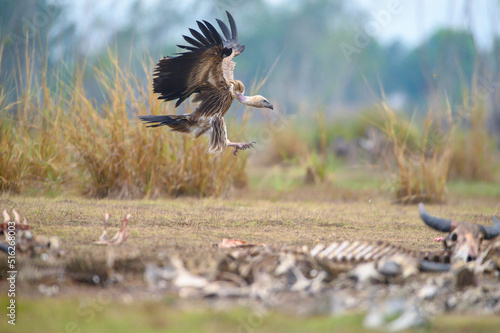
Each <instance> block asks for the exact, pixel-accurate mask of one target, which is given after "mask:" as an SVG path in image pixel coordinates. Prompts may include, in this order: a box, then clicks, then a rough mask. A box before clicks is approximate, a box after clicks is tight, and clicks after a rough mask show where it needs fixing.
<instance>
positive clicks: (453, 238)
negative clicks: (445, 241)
mask: <svg viewBox="0 0 500 333" xmlns="http://www.w3.org/2000/svg"><path fill="white" fill-rule="evenodd" d="M457 238H458V236H457V234H452V235H451V240H452V241H453V242H456V240H457Z"/></svg>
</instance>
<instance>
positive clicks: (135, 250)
mask: <svg viewBox="0 0 500 333" xmlns="http://www.w3.org/2000/svg"><path fill="white" fill-rule="evenodd" d="M254 172H255V174H256V175H254V176H252V175H251V177H250V182H251V184H252V186H253V190H251V191H236V190H235V191H234V192H232V193H228V195H227V198H218V199H213V198H205V199H195V198H185V197H183V198H178V199H161V200H136V201H115V200H97V199H82V198H77V197H56V198H40V197H19V196H7V195H3V196H1V197H0V208H9V209H10V208H12V207H15V208H16V209H17V210H19V211H20V212H21V213H22V214H25V215H26V216H27V218H28V221H29V222H30V224H31V226H32V229H33V230H34V232H36V233H37V234H40V235H47V236H48V235H55V236H58V237H59V238H60V239H61V240H62V242H63V248H64V249H66V251H67V254H66V256H65V258H64V260H68V261H72V262H74V263H75V264H74V266H75V267H76V268H75V270H77V271H78V270H81V271H85V270H86V269H87V270H88V269H89V267H95V266H96V265H98V263H102V262H105V261H106V258H107V257H108V256H109V252H108V251H109V250H108V249H107V248H105V247H99V246H95V245H93V244H92V242H93V241H94V240H97V239H98V237H99V235H100V233H101V231H102V215H103V214H104V212H105V211H107V212H109V213H110V214H111V216H112V219H111V221H110V227H109V230H110V232H111V233H114V231H115V230H117V229H118V227H119V223H120V220H121V219H122V218H123V216H124V215H125V213H126V212H127V211H129V212H130V213H131V214H132V216H133V218H132V220H131V224H130V236H129V239H128V240H127V241H126V242H125V243H124V244H123V245H122V246H120V247H118V248H116V249H115V250H114V251H113V256H114V257H115V260H116V263H117V266H118V267H117V270H118V271H120V265H122V266H127V265H128V266H127V272H128V273H127V274H125V276H124V279H125V280H124V283H123V285H122V286H121V287H120V291H119V293H117V294H116V295H113V296H112V297H111V298H109V297H104V298H103V297H102V295H103V294H102V293H107V292H109V290H108V289H107V288H104V289H103V288H101V287H95V286H94V287H91V286H88V285H85V284H74V283H73V284H69V283H63V284H61V286H60V288H61V289H60V292H59V294H58V295H57V296H56V297H55V298H46V297H43V296H41V294H40V293H39V292H38V289H37V285H33V284H32V283H30V280H29V278H25V280H22V281H19V285H18V288H19V293H18V326H17V327H11V326H10V325H8V324H6V320H2V321H0V331H1V332H21V331H23V332H29V331H37V332H108V331H123V332H128V331H142V332H157V331H162V332H165V331H167V332H198V331H207V332H221V331H230V330H236V331H238V332H240V331H241V332H277V331H282V332H327V331H328V332H332V331H335V332H358V331H362V326H361V322H362V318H363V314H359V313H356V314H348V315H344V316H341V317H331V316H324V315H323V316H318V315H314V316H311V315H308V316H305V315H304V316H301V317H296V316H295V315H290V314H289V313H287V312H286V311H277V312H265V314H262V313H260V312H258V313H257V315H256V310H255V307H252V306H250V305H249V304H247V303H242V304H241V305H239V306H238V304H240V302H239V301H234V302H232V303H230V304H229V305H227V304H226V306H217V307H215V310H213V309H212V308H213V303H212V301H210V300H207V301H204V302H202V304H193V302H192V301H191V302H190V301H184V300H179V299H178V298H177V297H174V296H171V295H162V296H159V297H156V298H155V297H154V295H153V296H152V295H149V294H148V295H147V296H145V295H144V293H143V292H142V290H144V289H145V285H144V283H143V282H142V268H143V265H144V263H147V262H150V261H155V260H156V259H157V258H158V256H160V255H162V254H163V253H165V254H167V255H175V256H179V257H181V258H182V259H184V260H185V261H186V266H187V267H188V268H189V269H190V270H191V271H193V272H195V273H200V274H202V273H203V272H206V271H207V269H208V268H210V267H213V265H215V264H216V262H217V259H218V258H219V256H220V252H219V250H217V249H216V248H214V247H213V246H212V245H213V244H214V243H217V242H219V241H221V239H222V238H239V239H243V240H246V241H249V242H255V243H266V244H268V245H284V244H296V245H298V244H303V245H308V246H313V245H314V244H316V243H325V244H326V243H330V242H335V241H343V240H354V239H360V240H367V241H368V240H385V241H390V242H393V243H396V244H401V245H404V246H406V247H408V248H412V249H422V250H437V249H440V247H441V244H439V243H435V242H434V241H433V239H434V238H435V237H437V236H438V235H439V234H438V233H437V232H436V231H433V230H430V229H429V228H427V227H426V226H425V225H424V224H423V223H422V222H421V220H420V219H419V218H418V212H417V208H416V206H411V205H409V206H402V205H395V204H391V203H390V202H391V200H390V194H389V193H388V192H387V190H386V189H384V185H383V184H384V178H383V177H378V178H375V180H374V179H373V178H374V177H372V176H370V175H369V174H368V175H367V172H366V171H362V170H360V171H356V170H354V171H352V170H351V171H349V172H345V174H344V175H343V173H342V172H343V171H341V170H340V171H339V172H337V173H336V174H335V175H334V176H333V177H331V179H330V180H329V182H327V183H326V184H322V185H318V186H311V187H308V186H304V185H300V184H301V179H302V177H303V174H301V173H300V172H299V171H297V170H293V169H292V170H288V171H282V173H281V174H280V173H279V172H275V173H272V172H269V173H268V175H269V177H270V178H269V179H274V181H271V180H268V182H267V186H264V185H260V187H259V184H257V183H255V179H258V178H260V176H258V172H259V171H258V170H255V171H254ZM283 174H284V175H285V176H286V177H285V176H283ZM349 175H351V176H349ZM285 178H287V179H292V183H290V184H283V182H282V180H283V179H285ZM252 179H253V180H252ZM369 179H371V181H368V180H369ZM450 188H451V189H453V192H452V193H450V195H449V198H448V200H447V203H446V204H444V205H428V206H427V208H428V210H429V211H430V212H431V213H432V214H435V215H437V216H443V217H447V218H452V219H456V220H469V221H474V222H477V223H484V224H490V223H491V222H490V216H491V215H497V216H498V215H500V202H499V200H498V198H499V193H498V187H497V186H495V184H486V183H474V184H470V183H452V184H451V186H450ZM131 263H133V265H131ZM122 268H124V267H122ZM54 279H55V277H54ZM49 280H50V278H49ZM51 281H52V282H50V281H49V284H51V283H53V281H54V280H51ZM0 293H1V294H0V295H2V296H1V297H0V304H1V307H2V308H5V305H6V302H7V298H6V297H5V295H6V294H7V284H6V283H5V280H3V281H1V282H0ZM104 295H105V294H104ZM195 303H196V302H195ZM248 323H251V325H250V324H248ZM245 325H246V326H245ZM249 325H250V326H249ZM252 325H253V326H252ZM498 327H500V320H499V319H498V317H480V318H476V317H472V316H466V317H460V318H457V317H456V316H453V317H442V318H437V320H436V321H433V323H432V324H431V326H429V327H427V328H425V329H424V330H429V331H433V330H436V331H443V332H456V331H463V332H468V331H472V330H474V331H484V332H490V331H493V330H494V329H495V328H498Z"/></svg>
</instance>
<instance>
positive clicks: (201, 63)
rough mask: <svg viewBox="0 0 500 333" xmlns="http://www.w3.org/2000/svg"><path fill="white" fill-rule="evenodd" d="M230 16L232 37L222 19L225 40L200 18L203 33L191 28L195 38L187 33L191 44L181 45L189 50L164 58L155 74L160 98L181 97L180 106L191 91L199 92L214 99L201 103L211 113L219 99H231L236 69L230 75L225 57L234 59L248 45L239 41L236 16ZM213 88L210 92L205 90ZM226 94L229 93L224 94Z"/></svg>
mask: <svg viewBox="0 0 500 333" xmlns="http://www.w3.org/2000/svg"><path fill="white" fill-rule="evenodd" d="M227 15H228V19H229V22H230V26H231V30H232V31H231V32H232V34H231V38H227V36H226V34H229V33H228V28H227V26H225V25H224V24H223V23H222V24H221V22H220V21H218V23H219V26H221V29H222V30H223V33H224V35H225V36H226V38H227V39H223V38H222V37H221V36H220V34H219V33H218V32H217V30H216V29H215V28H214V26H212V25H211V24H210V23H208V22H206V21H203V22H199V21H197V24H198V27H199V28H200V30H201V33H200V32H198V31H196V30H194V29H190V32H191V34H192V35H193V37H194V38H191V37H187V36H184V39H185V40H186V42H188V43H189V44H190V45H189V46H183V45H179V47H181V48H184V49H186V50H187V51H186V52H184V53H180V54H178V55H176V56H173V57H167V58H164V59H162V60H160V62H159V63H158V64H157V66H156V68H155V71H154V74H153V91H154V92H155V93H158V94H160V96H159V97H158V98H159V99H164V100H166V101H171V100H175V99H178V100H177V102H176V104H175V106H176V107H177V106H179V105H180V104H181V103H182V102H183V101H184V100H185V99H187V98H188V97H189V96H191V94H193V93H195V92H197V93H200V96H199V97H198V100H202V101H203V100H204V99H207V98H208V99H210V101H207V103H206V104H205V107H201V105H200V108H199V110H200V111H199V112H203V111H202V110H210V111H207V112H208V113H210V114H211V113H212V107H214V108H216V106H217V103H220V101H219V99H221V98H222V99H227V98H230V93H229V90H228V88H229V80H230V79H231V77H232V72H231V73H230V74H231V75H229V73H228V66H227V65H225V64H226V63H227V61H224V65H223V60H224V59H225V58H229V59H228V60H229V62H231V59H232V58H233V57H234V56H236V55H238V54H240V53H241V52H243V50H244V46H243V45H239V44H238V39H237V37H238V36H237V31H236V25H235V23H234V19H233V18H232V16H231V14H229V13H227ZM233 67H234V66H233ZM231 69H232V67H231ZM214 88H216V89H217V90H218V93H217V94H216V95H217V96H214V95H213V93H214V91H215V90H214ZM209 91H210V92H211V93H210V94H208V93H205V92H209ZM223 95H229V96H225V97H221V96H223ZM202 104H203V103H202ZM219 105H220V104H219ZM207 106H210V107H207ZM226 111H227V110H224V111H223V113H225V112H226ZM197 112H198V111H197ZM216 112H219V111H216Z"/></svg>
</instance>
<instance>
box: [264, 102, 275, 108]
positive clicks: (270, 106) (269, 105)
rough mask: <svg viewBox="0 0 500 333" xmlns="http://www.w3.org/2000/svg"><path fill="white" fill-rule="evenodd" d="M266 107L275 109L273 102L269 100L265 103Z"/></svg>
mask: <svg viewBox="0 0 500 333" xmlns="http://www.w3.org/2000/svg"><path fill="white" fill-rule="evenodd" d="M264 105H265V107H266V108H268V109H271V110H274V107H273V104H271V103H269V102H268V101H266V102H265V103H264Z"/></svg>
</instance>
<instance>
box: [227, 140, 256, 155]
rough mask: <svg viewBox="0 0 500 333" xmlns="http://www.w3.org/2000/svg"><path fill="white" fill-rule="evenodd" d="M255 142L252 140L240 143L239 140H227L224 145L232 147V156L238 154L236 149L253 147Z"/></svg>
mask: <svg viewBox="0 0 500 333" xmlns="http://www.w3.org/2000/svg"><path fill="white" fill-rule="evenodd" d="M256 143H257V142H255V141H252V142H248V143H241V142H231V141H229V140H227V143H226V146H228V147H234V152H233V154H234V156H236V155H238V150H245V149H248V148H253V145H254V144H256Z"/></svg>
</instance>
